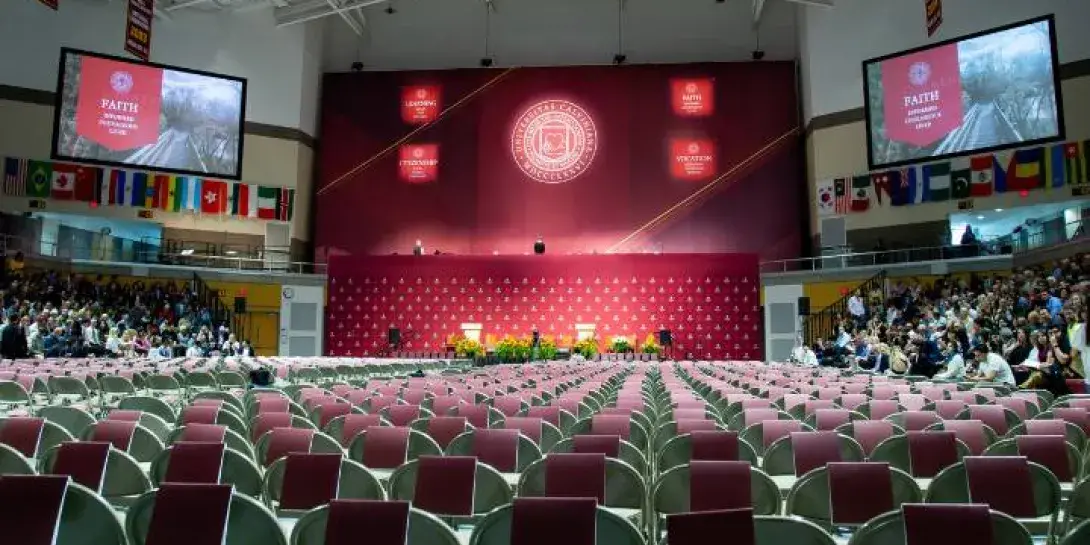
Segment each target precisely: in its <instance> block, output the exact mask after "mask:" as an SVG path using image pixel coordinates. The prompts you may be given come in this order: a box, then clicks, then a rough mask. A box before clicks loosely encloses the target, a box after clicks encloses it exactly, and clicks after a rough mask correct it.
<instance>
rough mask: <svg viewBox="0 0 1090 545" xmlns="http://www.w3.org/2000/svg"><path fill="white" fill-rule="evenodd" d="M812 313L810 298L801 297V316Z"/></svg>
mask: <svg viewBox="0 0 1090 545" xmlns="http://www.w3.org/2000/svg"><path fill="white" fill-rule="evenodd" d="M809 315H810V298H809V297H799V316H809Z"/></svg>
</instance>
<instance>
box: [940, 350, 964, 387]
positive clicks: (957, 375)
mask: <svg viewBox="0 0 1090 545" xmlns="http://www.w3.org/2000/svg"><path fill="white" fill-rule="evenodd" d="M933 378H934V379H935V380H952V381H958V380H962V379H964V378H965V358H963V357H961V354H960V353H958V352H954V355H953V356H951V357H950V359H948V360H946V367H945V368H943V370H942V371H939V372H938V373H935V376H934V377H933Z"/></svg>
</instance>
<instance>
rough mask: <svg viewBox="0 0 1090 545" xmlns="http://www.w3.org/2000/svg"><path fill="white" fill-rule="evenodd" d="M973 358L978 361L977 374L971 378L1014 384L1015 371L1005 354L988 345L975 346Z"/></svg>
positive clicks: (980, 380)
mask: <svg viewBox="0 0 1090 545" xmlns="http://www.w3.org/2000/svg"><path fill="white" fill-rule="evenodd" d="M973 359H975V360H976V362H977V375H976V376H975V377H970V380H975V381H978V382H994V383H998V384H1007V385H1010V386H1014V384H1015V382H1014V372H1013V371H1011V366H1010V364H1008V363H1007V360H1005V359H1003V356H1000V355H999V354H996V353H994V352H992V351H991V350H988V346H987V345H983V344H980V345H977V346H974V347H973Z"/></svg>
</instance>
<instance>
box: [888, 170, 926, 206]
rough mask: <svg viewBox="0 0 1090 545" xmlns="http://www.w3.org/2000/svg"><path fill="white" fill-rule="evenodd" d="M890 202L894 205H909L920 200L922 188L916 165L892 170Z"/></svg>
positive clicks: (890, 173)
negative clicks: (919, 186)
mask: <svg viewBox="0 0 1090 545" xmlns="http://www.w3.org/2000/svg"><path fill="white" fill-rule="evenodd" d="M889 175H890V177H889V188H890V197H889V198H890V201H891V202H890V204H892V205H893V206H908V205H911V204H916V203H918V202H920V199H921V198H922V197H921V194H922V193H923V191H922V190H921V188H918V187H916V186H917V185H919V183H920V180H919V175H918V173H917V169H916V168H915V167H907V168H902V169H900V170H891V171H890V172H889Z"/></svg>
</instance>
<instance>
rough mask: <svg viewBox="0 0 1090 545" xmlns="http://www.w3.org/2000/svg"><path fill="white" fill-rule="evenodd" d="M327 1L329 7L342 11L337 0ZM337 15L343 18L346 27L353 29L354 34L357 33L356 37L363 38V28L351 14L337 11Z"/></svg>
mask: <svg viewBox="0 0 1090 545" xmlns="http://www.w3.org/2000/svg"><path fill="white" fill-rule="evenodd" d="M325 1H326V3H327V4H329V7H331V8H333V9H334V10H339V9H340V6H338V5H337V2H336V0H325ZM337 15H340V16H341V19H343V20H344V23H345V24H346V25H348V28H351V29H352V32H355V33H356V36H363V27H361V26H360V24H359V23H357V22H356V20H355V19H353V18H352V14H351V13H349V12H347V11H337Z"/></svg>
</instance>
